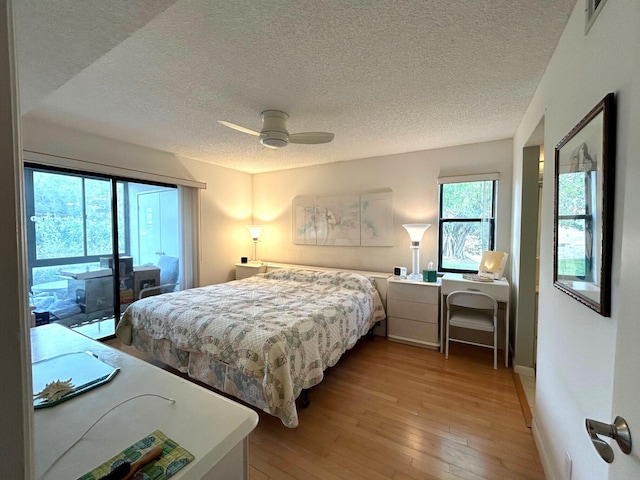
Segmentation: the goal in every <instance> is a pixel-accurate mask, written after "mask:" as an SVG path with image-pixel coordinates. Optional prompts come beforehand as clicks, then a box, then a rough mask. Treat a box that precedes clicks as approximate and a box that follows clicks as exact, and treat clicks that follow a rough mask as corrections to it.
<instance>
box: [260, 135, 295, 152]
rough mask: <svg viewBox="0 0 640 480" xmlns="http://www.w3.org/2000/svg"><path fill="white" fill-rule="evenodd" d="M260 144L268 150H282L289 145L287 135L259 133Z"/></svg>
mask: <svg viewBox="0 0 640 480" xmlns="http://www.w3.org/2000/svg"><path fill="white" fill-rule="evenodd" d="M260 143H261V144H262V145H264V146H265V147H269V148H283V147H286V146H287V145H288V144H289V134H288V133H285V132H277V131H276V132H274V131H269V132H265V131H263V132H260Z"/></svg>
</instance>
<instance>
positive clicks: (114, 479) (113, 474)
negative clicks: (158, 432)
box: [100, 445, 162, 480]
mask: <svg viewBox="0 0 640 480" xmlns="http://www.w3.org/2000/svg"><path fill="white" fill-rule="evenodd" d="M160 455H162V446H161V445H156V446H155V447H153V448H152V449H151V450H149V451H148V452H147V453H145V454H144V455H143V456H142V457H140V458H139V459H138V460H136V461H135V462H133V463H131V462H126V461H125V462H122V463H121V464H119V465H118V466H116V467H114V468H113V469H112V470H111V471H110V472H109V473H107V474H106V475H105V476H104V477H102V478H101V479H100V480H129V479H130V478H132V477H133V475H134V474H135V473H136V472H137V471H138V470H140V469H141V468H142V467H144V466H145V465H147V464H149V463H151V462H153V461H154V460H155V459H156V458H158V457H159V456H160Z"/></svg>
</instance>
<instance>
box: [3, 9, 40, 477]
mask: <svg viewBox="0 0 640 480" xmlns="http://www.w3.org/2000/svg"><path fill="white" fill-rule="evenodd" d="M10 8H11V1H9V2H5V3H4V4H3V5H1V6H0V105H2V108H0V164H1V165H2V175H0V225H2V227H3V228H2V229H1V231H0V252H2V253H0V267H1V268H2V275H3V278H4V280H5V281H4V284H3V286H2V320H0V323H1V325H2V339H3V341H2V344H1V345H0V365H2V374H0V382H1V384H2V385H3V386H4V390H5V392H6V391H8V392H9V395H6V394H5V395H3V399H2V408H1V409H0V424H1V425H2V435H0V465H2V466H1V467H0V471H1V472H2V474H1V475H2V477H3V478H16V479H21V478H31V473H32V472H31V471H32V468H31V463H32V462H31V455H32V450H33V435H32V434H31V428H32V427H31V425H32V421H33V410H32V408H31V362H30V351H31V349H30V344H29V329H28V320H27V318H28V317H27V314H26V308H27V305H28V300H27V295H26V290H25V281H24V280H25V276H24V265H23V262H22V253H23V252H22V245H23V241H22V240H23V238H24V236H23V227H22V223H23V222H21V202H20V200H19V198H20V192H21V187H20V185H21V183H22V182H21V181H20V179H21V178H22V175H21V172H22V168H21V164H20V157H19V151H20V149H19V135H18V106H17V102H16V98H17V94H16V90H15V85H16V79H15V78H14V74H15V64H14V61H13V39H12V34H11V29H10V28H8V26H9V25H10V21H11V15H10V14H8V9H10Z"/></svg>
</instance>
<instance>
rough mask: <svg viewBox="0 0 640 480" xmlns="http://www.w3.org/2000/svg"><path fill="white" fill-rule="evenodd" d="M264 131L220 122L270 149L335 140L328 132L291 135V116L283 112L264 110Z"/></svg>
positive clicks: (262, 115) (262, 114)
mask: <svg viewBox="0 0 640 480" xmlns="http://www.w3.org/2000/svg"><path fill="white" fill-rule="evenodd" d="M261 117H262V130H260V132H256V131H255V130H251V129H250V128H247V127H243V126H241V125H236V124H235V123H231V122H227V121H226V120H218V122H219V123H220V124H221V125H224V126H225V127H229V128H232V129H234V130H238V131H239V132H243V133H248V134H249V135H255V136H257V137H260V143H261V144H262V145H263V146H264V147H268V148H274V149H277V148H284V147H286V146H287V145H289V144H290V143H302V144H307V145H313V144H319V143H329V142H330V141H332V140H333V133H328V132H301V133H293V134H289V130H287V119H288V118H289V115H287V114H286V113H284V112H283V111H281V110H264V111H263V112H262V113H261Z"/></svg>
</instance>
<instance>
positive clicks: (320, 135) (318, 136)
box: [289, 132, 334, 144]
mask: <svg viewBox="0 0 640 480" xmlns="http://www.w3.org/2000/svg"><path fill="white" fill-rule="evenodd" d="M333 137H334V135H333V133H328V132H304V133H292V134H290V135H289V143H306V144H314V143H329V142H330V141H331V140H333Z"/></svg>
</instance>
